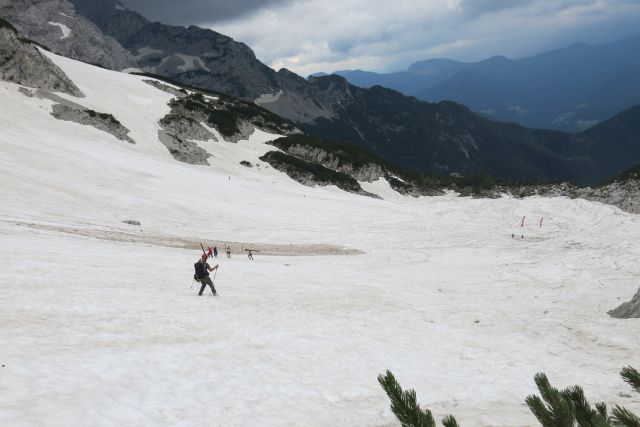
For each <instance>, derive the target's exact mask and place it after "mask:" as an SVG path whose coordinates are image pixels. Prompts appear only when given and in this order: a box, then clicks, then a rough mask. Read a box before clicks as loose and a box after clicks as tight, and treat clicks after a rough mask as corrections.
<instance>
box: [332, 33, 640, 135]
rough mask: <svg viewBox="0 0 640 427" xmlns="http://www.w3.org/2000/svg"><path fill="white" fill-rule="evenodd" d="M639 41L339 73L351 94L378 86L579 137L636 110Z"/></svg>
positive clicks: (639, 80) (639, 83)
mask: <svg viewBox="0 0 640 427" xmlns="http://www.w3.org/2000/svg"><path fill="white" fill-rule="evenodd" d="M638 52H640V35H637V36H634V37H629V38H627V39H624V40H620V41H618V42H615V43H610V44H606V45H587V44H584V43H576V44H574V45H571V46H569V47H566V48H563V49H557V50H553V51H549V52H544V53H541V54H539V55H535V56H532V57H528V58H522V59H518V60H511V59H508V58H505V57H501V56H496V57H492V58H489V59H486V60H483V61H480V62H476V63H464V62H458V61H452V60H444V59H436V60H428V61H421V62H417V63H415V64H413V65H412V66H411V67H409V69H407V70H406V71H403V72H396V73H389V74H376V73H367V72H360V71H357V72H356V71H338V72H336V74H338V75H341V76H344V77H345V78H347V79H348V80H349V82H351V83H352V84H355V85H357V86H362V87H371V86H373V85H381V86H385V87H389V88H392V89H396V90H399V91H400V92H402V93H404V94H406V95H412V96H416V97H418V98H420V99H424V100H429V101H440V100H452V101H455V102H459V103H461V104H464V105H467V106H469V107H470V108H471V109H473V110H474V111H478V112H482V113H483V114H485V115H486V116H487V117H489V118H493V119H496V120H503V121H514V122H517V123H520V124H522V125H524V126H529V127H536V128H548V129H558V130H565V131H580V130H584V129H585V128H587V127H589V126H591V125H593V124H595V123H597V122H600V121H603V120H605V119H607V118H609V117H611V116H613V115H614V114H616V113H618V112H620V111H622V110H624V109H625V108H629V107H631V106H633V105H635V104H639V103H640V73H639V71H640V55H638Z"/></svg>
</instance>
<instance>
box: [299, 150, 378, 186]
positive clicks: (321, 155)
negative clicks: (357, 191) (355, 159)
mask: <svg viewBox="0 0 640 427" xmlns="http://www.w3.org/2000/svg"><path fill="white" fill-rule="evenodd" d="M286 152H287V153H288V154H291V155H292V156H296V157H299V158H301V159H304V160H306V161H308V162H311V163H318V164H321V165H322V166H324V167H327V168H329V169H333V170H336V171H339V172H342V173H345V174H347V175H349V176H351V177H353V178H355V179H356V180H357V181H360V182H373V181H377V180H378V179H379V178H381V177H385V176H386V171H384V170H383V168H382V166H380V165H378V164H375V163H365V164H362V165H358V166H355V165H353V164H352V163H348V162H345V161H343V160H341V159H340V158H339V157H338V156H336V155H335V154H333V153H330V152H328V151H326V150H323V149H322V148H319V147H310V146H306V145H301V144H296V145H292V146H291V147H289V148H288V149H287V150H286Z"/></svg>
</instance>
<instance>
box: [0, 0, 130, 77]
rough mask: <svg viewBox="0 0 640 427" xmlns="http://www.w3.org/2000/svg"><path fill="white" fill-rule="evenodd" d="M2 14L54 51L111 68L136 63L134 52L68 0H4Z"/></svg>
mask: <svg viewBox="0 0 640 427" xmlns="http://www.w3.org/2000/svg"><path fill="white" fill-rule="evenodd" d="M0 16H2V17H4V18H5V19H7V20H8V21H9V22H11V23H12V24H13V25H14V26H15V27H16V29H17V30H18V31H19V32H20V33H21V34H22V35H23V36H25V37H27V38H29V39H31V40H34V41H36V42H38V43H40V44H42V45H44V46H46V47H47V48H48V49H50V50H51V51H52V52H55V53H57V54H59V55H62V56H66V57H68V58H72V59H76V60H79V61H84V62H88V63H91V64H96V65H99V66H101V67H104V68H109V69H111V70H122V69H125V68H128V67H131V66H133V64H134V61H133V59H132V56H131V54H129V52H127V51H126V50H125V49H124V48H123V47H122V46H120V44H119V43H118V42H117V41H115V40H114V39H113V38H111V37H109V36H105V35H104V34H103V33H102V31H100V29H99V28H98V27H96V25H95V24H93V23H92V22H90V21H89V20H88V19H86V18H84V17H83V16H80V15H77V14H76V12H75V8H74V7H73V5H72V4H71V3H70V2H69V1H67V0H0Z"/></svg>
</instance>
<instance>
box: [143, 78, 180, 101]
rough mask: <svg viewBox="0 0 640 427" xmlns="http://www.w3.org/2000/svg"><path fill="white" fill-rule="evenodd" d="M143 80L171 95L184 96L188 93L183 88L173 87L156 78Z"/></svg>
mask: <svg viewBox="0 0 640 427" xmlns="http://www.w3.org/2000/svg"><path fill="white" fill-rule="evenodd" d="M143 82H145V83H146V84H148V85H151V86H153V87H155V88H156V89H160V90H161V91H163V92H166V93H168V94H170V95H173V96H175V97H176V98H184V97H185V96H187V94H188V92H187V91H186V90H185V89H176V88H175V87H173V86H169V85H167V84H164V83H162V82H159V81H158V80H143Z"/></svg>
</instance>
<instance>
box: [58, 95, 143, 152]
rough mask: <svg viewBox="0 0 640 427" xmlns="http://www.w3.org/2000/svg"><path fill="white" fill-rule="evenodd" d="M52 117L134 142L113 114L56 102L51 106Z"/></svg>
mask: <svg viewBox="0 0 640 427" xmlns="http://www.w3.org/2000/svg"><path fill="white" fill-rule="evenodd" d="M51 115H52V116H53V117H55V118H56V119H58V120H66V121H69V122H75V123H79V124H81V125H86V126H92V127H94V128H96V129H98V130H101V131H103V132H107V133H110V134H111V135H113V136H115V137H116V138H118V139H119V140H121V141H126V142H128V143H129V144H135V141H134V140H133V139H131V137H130V136H129V129H127V128H126V127H124V126H123V125H122V124H121V123H120V122H119V121H118V120H117V119H116V118H115V117H113V115H111V114H108V113H99V112H97V111H93V110H87V109H84V108H81V107H80V108H74V107H73V106H69V105H63V104H56V105H54V106H53V112H52V113H51Z"/></svg>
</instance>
